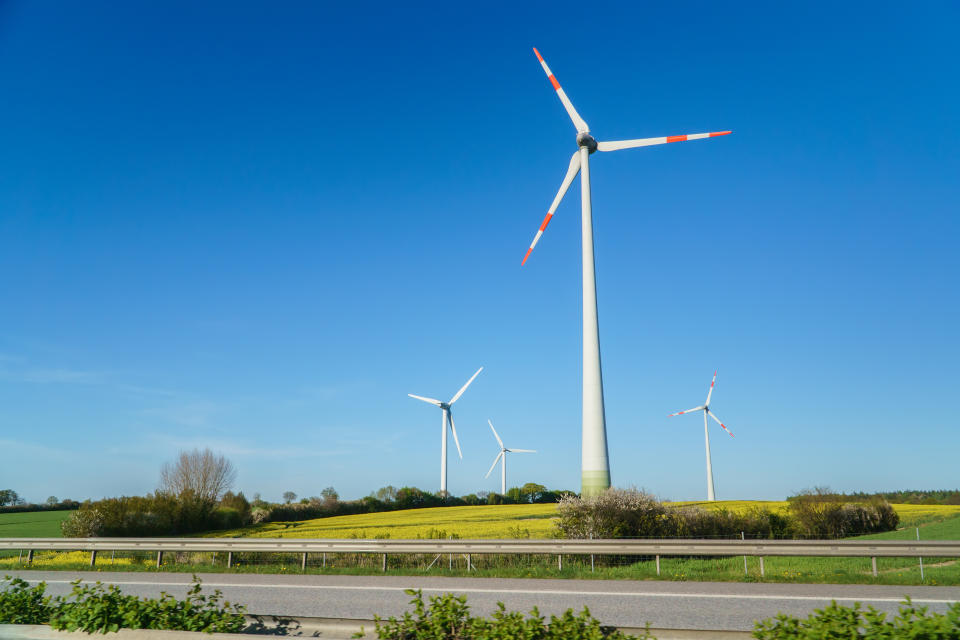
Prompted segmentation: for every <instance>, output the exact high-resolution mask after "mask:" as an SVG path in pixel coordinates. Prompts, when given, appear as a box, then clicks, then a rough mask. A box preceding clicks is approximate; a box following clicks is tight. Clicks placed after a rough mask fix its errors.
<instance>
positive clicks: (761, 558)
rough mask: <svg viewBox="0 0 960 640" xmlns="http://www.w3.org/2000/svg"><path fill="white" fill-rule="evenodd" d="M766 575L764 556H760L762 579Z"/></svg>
mask: <svg viewBox="0 0 960 640" xmlns="http://www.w3.org/2000/svg"><path fill="white" fill-rule="evenodd" d="M765 575H766V573H764V571H763V556H760V577H761V578H762V577H764V576H765Z"/></svg>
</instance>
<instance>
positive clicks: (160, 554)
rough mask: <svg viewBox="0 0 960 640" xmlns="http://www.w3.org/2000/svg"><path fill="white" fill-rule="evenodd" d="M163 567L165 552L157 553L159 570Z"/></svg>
mask: <svg viewBox="0 0 960 640" xmlns="http://www.w3.org/2000/svg"><path fill="white" fill-rule="evenodd" d="M162 565H163V551H157V569H159V568H160V567H161V566H162Z"/></svg>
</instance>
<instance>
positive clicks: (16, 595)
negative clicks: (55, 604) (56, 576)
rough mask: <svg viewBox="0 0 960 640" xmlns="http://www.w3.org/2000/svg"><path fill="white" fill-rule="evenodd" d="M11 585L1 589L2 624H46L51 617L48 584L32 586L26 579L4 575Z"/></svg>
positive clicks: (0, 619) (0, 620)
mask: <svg viewBox="0 0 960 640" xmlns="http://www.w3.org/2000/svg"><path fill="white" fill-rule="evenodd" d="M3 579H4V580H5V581H9V583H10V584H9V585H8V586H7V588H6V589H4V590H3V591H0V624H45V623H46V622H47V620H49V619H50V611H51V607H50V596H48V595H46V590H47V584H46V583H45V582H41V583H40V584H38V585H37V586H35V587H31V586H30V584H29V583H27V581H26V580H21V579H20V578H11V577H10V576H4V577H3Z"/></svg>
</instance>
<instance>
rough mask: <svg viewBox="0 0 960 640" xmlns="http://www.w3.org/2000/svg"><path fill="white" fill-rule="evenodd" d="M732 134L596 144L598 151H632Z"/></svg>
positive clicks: (707, 134)
mask: <svg viewBox="0 0 960 640" xmlns="http://www.w3.org/2000/svg"><path fill="white" fill-rule="evenodd" d="M730 133H732V132H731V131H713V132H711V133H688V134H687V135H685V136H664V137H662V138H638V139H636V140H614V141H613V142H598V143H597V150H598V151H617V150H619V149H632V148H633V147H649V146H650V145H654V144H667V143H668V142H686V141H687V140H700V139H702V138H716V137H717V136H725V135H728V134H730Z"/></svg>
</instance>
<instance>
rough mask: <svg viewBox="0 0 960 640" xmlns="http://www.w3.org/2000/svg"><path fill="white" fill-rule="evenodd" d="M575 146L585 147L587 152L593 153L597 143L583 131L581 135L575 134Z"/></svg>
mask: <svg viewBox="0 0 960 640" xmlns="http://www.w3.org/2000/svg"><path fill="white" fill-rule="evenodd" d="M577 146H578V147H586V148H587V151H589V152H590V153H593V152H594V151H596V150H597V141H596V140H595V139H594V137H593V136H592V135H590V133H589V132H587V131H584V132H583V133H578V134H577Z"/></svg>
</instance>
